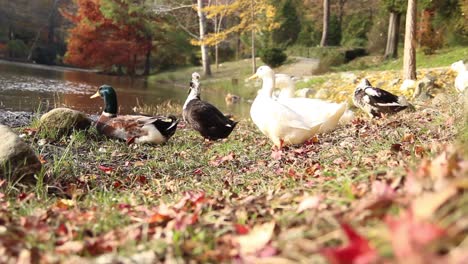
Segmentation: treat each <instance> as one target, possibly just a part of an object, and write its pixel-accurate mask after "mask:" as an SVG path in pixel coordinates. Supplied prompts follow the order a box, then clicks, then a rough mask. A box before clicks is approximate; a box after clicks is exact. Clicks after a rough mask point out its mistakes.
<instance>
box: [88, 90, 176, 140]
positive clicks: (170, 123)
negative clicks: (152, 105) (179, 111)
mask: <svg viewBox="0 0 468 264" xmlns="http://www.w3.org/2000/svg"><path fill="white" fill-rule="evenodd" d="M96 97H101V98H103V99H104V105H105V108H104V111H103V112H102V114H101V116H100V117H99V119H98V121H97V123H96V128H97V130H98V132H99V133H101V134H103V135H106V136H108V137H111V138H117V139H122V140H125V141H126V142H127V143H128V144H131V143H151V144H161V143H164V142H166V141H167V140H168V139H169V138H170V137H171V136H172V135H174V133H175V131H176V129H177V123H178V122H179V121H178V120H177V118H176V117H175V116H168V117H165V116H143V115H117V111H118V104H117V94H116V93H115V90H114V88H112V87H111V86H109V85H103V86H101V87H99V90H98V91H97V92H96V93H95V94H94V95H92V96H91V98H96Z"/></svg>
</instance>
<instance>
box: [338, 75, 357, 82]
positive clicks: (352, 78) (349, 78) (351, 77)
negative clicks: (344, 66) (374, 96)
mask: <svg viewBox="0 0 468 264" xmlns="http://www.w3.org/2000/svg"><path fill="white" fill-rule="evenodd" d="M340 77H341V78H342V79H345V81H346V82H351V83H358V77H357V76H356V74H354V73H352V72H343V73H341V74H340Z"/></svg>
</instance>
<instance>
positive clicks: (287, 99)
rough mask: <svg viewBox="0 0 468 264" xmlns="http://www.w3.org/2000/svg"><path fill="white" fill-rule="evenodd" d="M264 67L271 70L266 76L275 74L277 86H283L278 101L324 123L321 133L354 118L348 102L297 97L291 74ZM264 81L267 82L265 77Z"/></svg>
mask: <svg viewBox="0 0 468 264" xmlns="http://www.w3.org/2000/svg"><path fill="white" fill-rule="evenodd" d="M262 67H263V68H262ZM262 67H260V68H262V69H261V70H262V71H265V72H269V73H268V74H265V76H274V79H275V84H274V85H275V87H277V88H281V91H280V93H279V95H278V98H277V100H278V102H280V103H281V104H283V105H285V106H287V107H289V108H291V109H292V110H293V111H295V112H296V113H298V114H300V115H301V116H302V117H303V120H305V121H306V122H321V123H323V124H322V126H321V127H320V130H319V133H325V132H329V131H332V130H334V129H335V128H336V127H337V126H338V123H339V122H341V123H342V124H345V123H347V122H349V121H350V120H351V119H352V118H353V112H351V111H346V109H347V107H348V106H347V104H346V103H332V102H327V101H324V100H320V99H310V98H295V97H294V90H295V87H294V86H295V85H294V81H293V80H292V79H291V77H290V76H289V75H286V74H274V72H273V70H272V69H271V68H270V67H268V66H262ZM260 68H259V70H260ZM266 78H269V77H266ZM263 82H264V83H265V79H264V80H263Z"/></svg>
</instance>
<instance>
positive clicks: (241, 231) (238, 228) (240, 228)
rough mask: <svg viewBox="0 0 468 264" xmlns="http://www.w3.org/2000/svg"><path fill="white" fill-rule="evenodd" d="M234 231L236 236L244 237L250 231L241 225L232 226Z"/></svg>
mask: <svg viewBox="0 0 468 264" xmlns="http://www.w3.org/2000/svg"><path fill="white" fill-rule="evenodd" d="M234 229H235V230H236V233H237V234H238V235H245V234H247V233H249V231H250V229H249V227H248V226H246V225H243V224H234Z"/></svg>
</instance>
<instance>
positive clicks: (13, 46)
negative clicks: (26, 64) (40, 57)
mask: <svg viewBox="0 0 468 264" xmlns="http://www.w3.org/2000/svg"><path fill="white" fill-rule="evenodd" d="M7 50H8V54H9V55H10V57H12V58H26V56H27V55H28V46H26V44H24V42H23V41H22V40H21V39H13V40H10V41H8V43H7Z"/></svg>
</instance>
